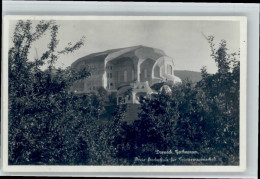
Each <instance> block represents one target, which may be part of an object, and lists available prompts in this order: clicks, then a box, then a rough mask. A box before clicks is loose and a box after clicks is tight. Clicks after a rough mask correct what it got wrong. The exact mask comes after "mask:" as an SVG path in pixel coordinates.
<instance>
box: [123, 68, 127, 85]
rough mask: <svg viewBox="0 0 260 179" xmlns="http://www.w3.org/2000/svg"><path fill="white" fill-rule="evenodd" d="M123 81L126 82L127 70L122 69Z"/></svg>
mask: <svg viewBox="0 0 260 179" xmlns="http://www.w3.org/2000/svg"><path fill="white" fill-rule="evenodd" d="M124 82H127V71H126V70H125V71H124Z"/></svg>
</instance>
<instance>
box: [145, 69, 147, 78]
mask: <svg viewBox="0 0 260 179" xmlns="http://www.w3.org/2000/svg"><path fill="white" fill-rule="evenodd" d="M144 78H147V69H144Z"/></svg>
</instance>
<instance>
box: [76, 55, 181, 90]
mask: <svg viewBox="0 0 260 179" xmlns="http://www.w3.org/2000/svg"><path fill="white" fill-rule="evenodd" d="M137 52H138V53H140V54H139V56H141V57H142V58H139V59H138V58H136V57H126V56H124V57H117V58H114V59H110V60H109V61H108V62H106V55H96V56H95V55H93V56H90V57H88V58H86V59H84V58H83V59H80V61H79V62H78V63H76V64H74V65H73V67H74V68H75V69H77V70H79V69H81V68H87V70H89V71H90V73H91V76H90V77H89V78H86V79H83V80H80V81H77V82H75V83H74V85H73V88H72V89H73V91H75V90H76V91H78V92H82V93H88V92H95V91H96V90H97V89H98V88H100V87H104V88H105V89H107V90H108V91H116V90H117V88H118V87H120V86H123V85H129V84H130V83H133V82H135V81H138V79H139V81H140V82H146V81H148V84H149V86H152V85H153V84H155V83H159V82H162V81H172V82H175V81H176V80H175V78H174V63H173V60H172V59H171V58H170V57H167V56H161V57H158V59H152V58H155V57H154V56H151V55H150V54H149V53H148V54H149V55H150V56H151V58H150V56H149V55H148V56H147V57H146V58H145V55H144V54H145V53H143V52H142V51H137ZM141 52H142V53H141ZM146 54H147V53H146ZM151 54H152V52H151Z"/></svg>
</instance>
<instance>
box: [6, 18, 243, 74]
mask: <svg viewBox="0 0 260 179" xmlns="http://www.w3.org/2000/svg"><path fill="white" fill-rule="evenodd" d="M56 22H57V24H58V25H60V28H59V34H58V39H59V45H58V50H61V49H63V48H64V47H65V46H67V44H68V43H69V42H72V44H73V43H75V42H77V41H78V40H79V39H80V38H81V37H82V36H85V37H86V41H85V45H84V46H83V47H81V48H80V49H79V50H77V51H75V52H74V53H72V54H66V55H64V56H61V58H60V59H59V60H58V61H57V63H56V67H67V66H70V65H71V64H72V63H73V62H74V61H76V60H77V59H79V58H81V57H83V56H86V55H88V54H91V53H95V52H101V51H105V50H109V49H116V48H123V47H130V46H136V45H143V46H148V47H153V48H158V49H161V50H163V51H164V52H165V54H166V55H167V56H169V57H171V58H172V59H173V60H174V63H175V70H190V71H200V69H201V68H202V66H206V67H207V69H208V72H209V73H215V72H216V70H217V67H216V64H215V61H214V60H213V59H212V58H211V57H210V54H211V50H210V46H209V44H208V42H207V40H206V39H205V37H204V36H203V35H202V33H203V34H205V35H206V36H208V35H213V36H214V37H215V41H214V42H215V44H216V46H218V44H219V43H220V40H221V39H225V40H226V41H227V47H228V49H229V50H230V52H238V51H239V47H240V38H239V37H240V30H239V26H240V24H239V22H238V21H205V20H204V21H198V20H196V21H187V20H186V21H181V20H146V21H145V20H126V21H122V20H84V21H75V20H74V21H56ZM35 23H37V22H35ZM14 25H15V22H12V23H11V24H10V26H11V29H12V28H14ZM10 32H11V31H10ZM10 37H11V36H10ZM48 43H49V34H48V33H46V36H45V37H43V38H42V39H40V40H39V41H38V42H36V43H34V44H33V48H32V49H31V54H30V57H31V58H32V59H33V57H35V55H36V51H37V54H38V56H40V55H41V54H42V53H43V52H44V51H45V50H46V48H47V44H48ZM36 49H37V50H36Z"/></svg>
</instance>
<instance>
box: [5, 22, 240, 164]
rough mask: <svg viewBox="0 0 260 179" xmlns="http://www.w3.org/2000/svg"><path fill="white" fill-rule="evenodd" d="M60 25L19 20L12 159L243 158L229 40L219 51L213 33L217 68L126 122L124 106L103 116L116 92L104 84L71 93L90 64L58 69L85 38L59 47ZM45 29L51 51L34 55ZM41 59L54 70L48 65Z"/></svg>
mask: <svg viewBox="0 0 260 179" xmlns="http://www.w3.org/2000/svg"><path fill="white" fill-rule="evenodd" d="M58 29H59V26H57V25H56V23H55V22H54V21H41V22H39V23H38V24H37V25H36V26H34V25H33V24H32V22H31V21H19V22H18V23H17V25H16V29H15V32H14V34H13V46H12V47H11V48H10V50H9V126H8V127H9V136H8V138H9V146H8V150H9V164H10V165H32V164H34V165H162V164H165V165H196V164H199V165H238V164H239V86H240V85H239V79H240V78H239V76H240V73H239V71H240V70H239V69H240V65H239V61H238V60H237V59H236V57H237V56H239V54H235V53H233V54H228V49H227V47H226V42H225V41H224V40H222V41H221V42H220V44H219V47H218V48H217V49H214V43H213V41H214V38H213V37H212V36H210V37H208V38H207V40H208V42H209V45H210V49H211V51H212V55H211V57H212V58H213V60H215V62H216V65H217V67H218V71H217V73H216V74H209V73H207V70H206V67H203V68H202V70H201V76H202V79H201V80H200V81H199V82H198V83H197V84H196V85H193V84H192V83H191V82H189V81H185V82H183V83H182V84H181V85H178V86H171V89H172V92H171V93H167V92H165V91H162V92H161V93H159V94H158V95H155V96H154V97H153V98H151V99H143V101H141V106H140V110H139V114H138V118H139V119H138V120H136V121H135V122H134V123H133V124H127V123H126V122H123V119H124V118H125V111H126V107H127V106H126V105H119V106H117V107H116V108H115V110H114V113H113V114H112V115H105V114H106V112H107V111H106V110H107V107H106V106H105V105H106V104H107V102H109V104H111V105H113V104H114V103H115V100H114V99H115V97H114V96H113V95H108V94H107V93H106V91H105V90H104V89H100V90H99V91H98V93H97V94H86V95H81V96H79V95H75V94H73V93H68V91H69V87H70V86H71V85H72V83H73V82H74V81H76V80H79V79H82V78H85V77H88V76H90V75H91V74H90V73H89V72H88V71H87V70H86V69H83V70H82V71H81V72H75V71H73V70H72V69H71V68H67V69H57V71H55V74H54V71H53V67H54V64H55V62H56V61H57V60H58V59H59V58H62V55H64V54H67V53H73V52H74V51H75V50H77V49H79V48H80V47H81V46H83V45H84V38H82V39H80V40H79V41H78V42H77V43H75V44H74V45H72V44H71V43H69V44H68V47H66V48H65V49H64V50H61V51H58V50H57V46H58V44H59V41H58V39H57V34H58ZM47 32H49V33H50V42H49V44H48V47H47V49H46V52H45V53H43V54H42V56H41V57H39V58H37V59H29V57H28V55H29V52H30V49H31V48H32V46H33V43H34V42H35V41H37V40H39V39H40V38H42V37H43V36H45V34H46V33H47ZM43 65H48V69H47V70H45V71H42V70H41V67H42V66H43ZM105 99H107V100H105ZM106 117H107V119H104V118H106ZM175 150H177V151H183V150H184V151H196V152H197V153H196V152H195V153H192V154H190V155H184V154H178V153H176V152H175ZM160 151H166V153H164V154H162V153H160ZM167 152H168V153H167ZM191 158H193V159H194V158H197V159H201V158H205V159H207V158H214V160H213V161H210V160H209V161H202V160H201V161H200V160H198V161H196V160H190V159H191ZM157 159H158V160H157ZM164 159H168V160H164ZM175 159H176V160H175ZM185 159H186V160H185Z"/></svg>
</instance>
